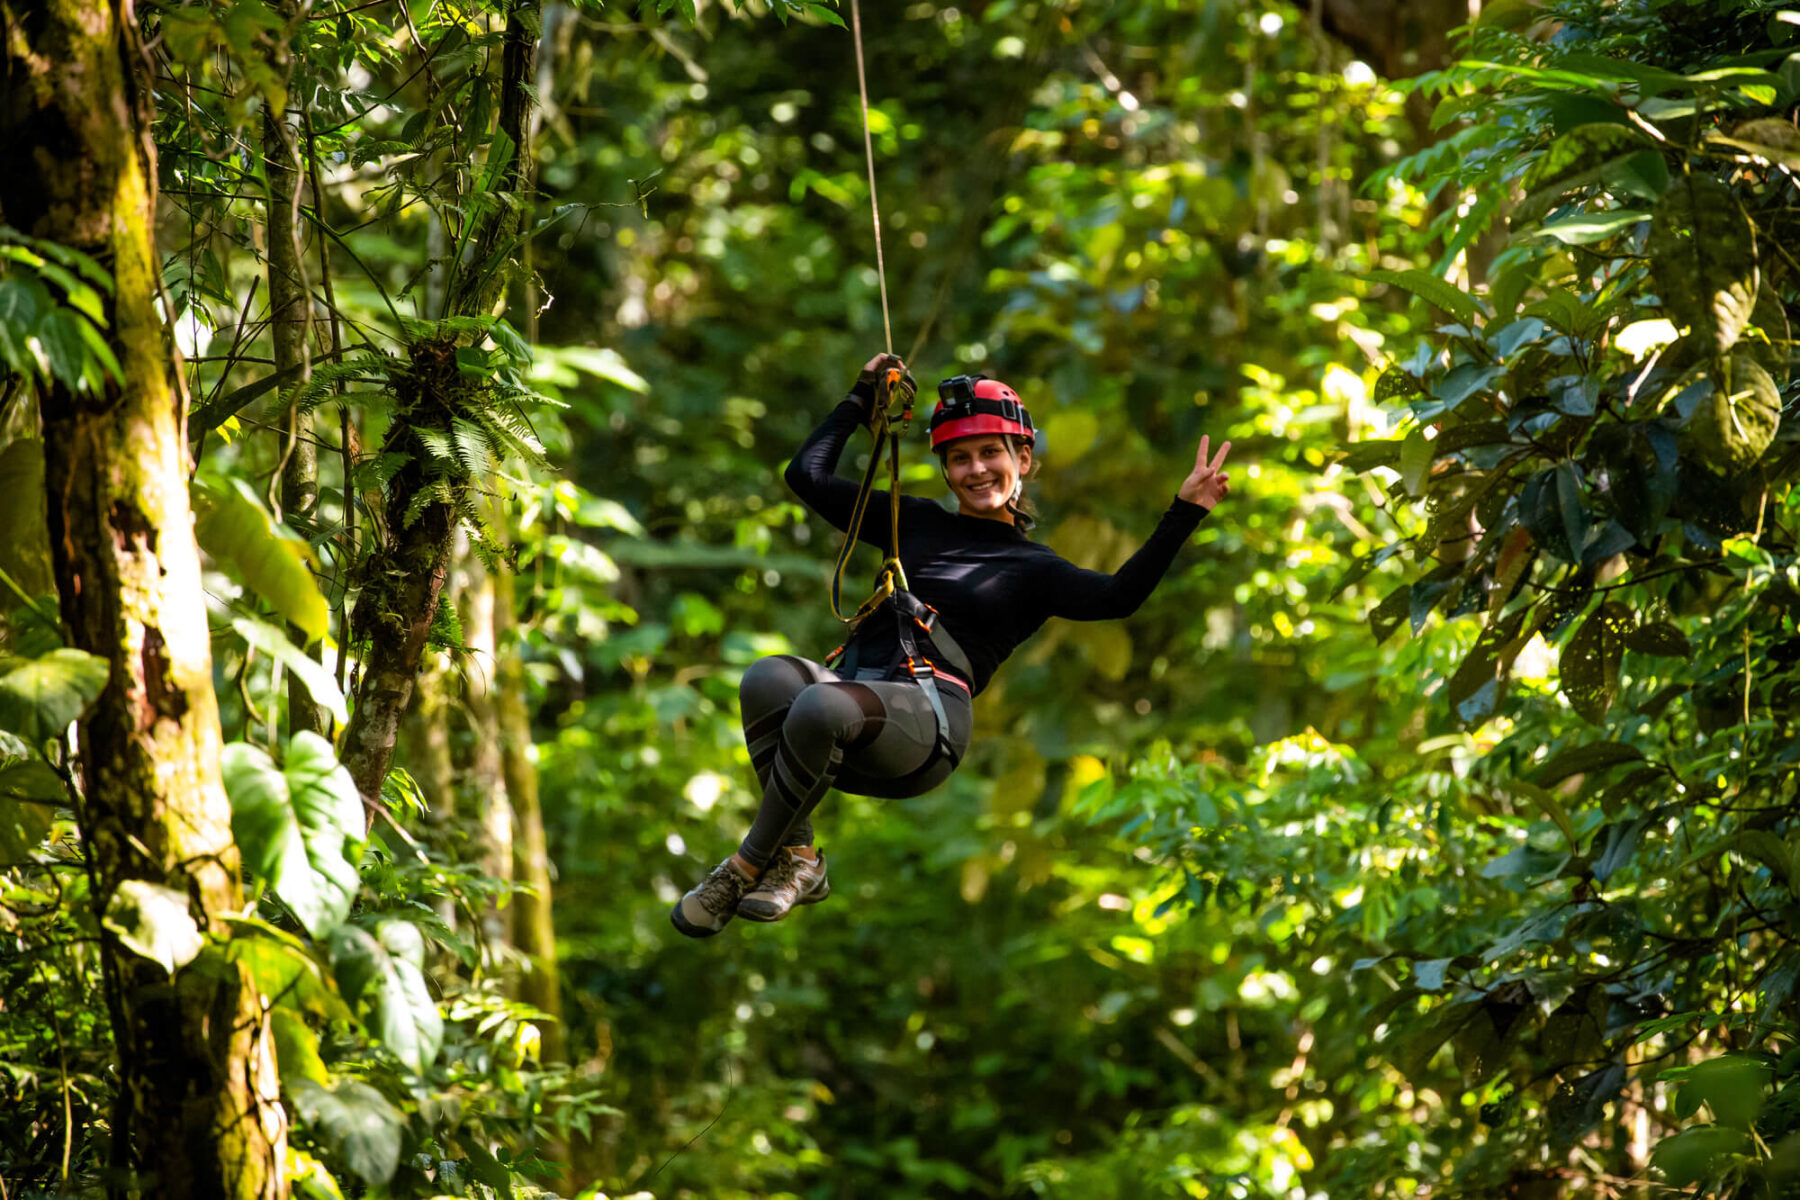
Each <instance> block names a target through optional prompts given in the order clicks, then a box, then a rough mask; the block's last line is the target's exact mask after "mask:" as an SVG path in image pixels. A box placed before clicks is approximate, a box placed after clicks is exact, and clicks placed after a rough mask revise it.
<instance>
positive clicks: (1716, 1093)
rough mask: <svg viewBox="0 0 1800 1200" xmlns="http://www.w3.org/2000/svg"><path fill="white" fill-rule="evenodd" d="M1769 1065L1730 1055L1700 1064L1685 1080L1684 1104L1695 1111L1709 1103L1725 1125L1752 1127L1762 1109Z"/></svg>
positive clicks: (1682, 1093)
mask: <svg viewBox="0 0 1800 1200" xmlns="http://www.w3.org/2000/svg"><path fill="white" fill-rule="evenodd" d="M1768 1080H1769V1068H1768V1066H1767V1064H1765V1063H1762V1062H1758V1061H1757V1060H1756V1059H1753V1058H1746V1057H1744V1056H1742V1055H1736V1054H1726V1055H1721V1056H1720V1057H1718V1058H1710V1059H1707V1060H1706V1061H1705V1062H1703V1063H1699V1064H1697V1065H1696V1066H1695V1067H1694V1068H1693V1069H1692V1070H1690V1071H1689V1072H1688V1073H1687V1074H1686V1076H1684V1077H1683V1078H1682V1081H1681V1104H1682V1107H1683V1108H1685V1109H1686V1110H1687V1111H1689V1112H1691V1111H1693V1110H1694V1109H1695V1108H1698V1107H1699V1105H1701V1104H1705V1105H1706V1106H1707V1107H1708V1108H1710V1109H1712V1114H1713V1119H1714V1120H1715V1121H1717V1122H1718V1123H1719V1124H1721V1125H1731V1126H1735V1127H1736V1128H1738V1129H1748V1128H1750V1126H1752V1125H1754V1124H1755V1123H1756V1118H1757V1114H1759V1113H1760V1112H1762V1107H1763V1100H1764V1091H1765V1088H1766V1085H1767V1084H1768Z"/></svg>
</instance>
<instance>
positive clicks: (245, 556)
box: [194, 479, 331, 641]
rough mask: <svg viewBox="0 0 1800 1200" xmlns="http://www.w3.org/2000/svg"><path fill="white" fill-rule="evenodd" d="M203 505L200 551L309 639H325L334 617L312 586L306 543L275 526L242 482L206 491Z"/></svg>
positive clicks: (239, 480)
mask: <svg viewBox="0 0 1800 1200" xmlns="http://www.w3.org/2000/svg"><path fill="white" fill-rule="evenodd" d="M200 503H201V505H202V506H203V507H204V511H203V513H202V515H201V517H200V521H199V524H198V525H196V526H195V529H194V533H195V535H196V536H197V537H198V538H199V539H200V545H201V547H202V548H203V549H205V551H206V552H207V553H208V554H210V555H212V557H213V558H214V559H216V560H218V561H220V562H226V563H230V564H231V565H232V566H233V567H235V568H236V569H237V572H238V575H239V576H240V577H241V578H242V579H243V581H244V586H246V587H248V588H249V589H250V590H251V591H252V592H253V593H255V594H256V595H258V596H260V597H262V599H264V600H266V601H267V602H268V603H269V605H270V606H271V607H272V608H274V609H275V611H276V612H278V613H280V614H281V615H282V616H283V617H285V618H287V619H288V620H289V621H292V622H293V623H294V625H296V626H297V627H298V628H299V629H300V630H301V631H303V632H304V633H305V634H306V636H307V637H308V638H310V639H312V640H314V641H317V640H318V639H320V638H322V637H324V636H325V634H326V633H327V632H328V631H329V629H330V625H331V612H330V609H329V608H328V607H327V606H326V604H325V597H324V595H322V594H321V593H320V591H319V587H318V584H316V583H315V582H314V581H313V575H312V570H311V567H310V565H309V563H308V555H307V549H306V543H304V542H302V541H300V540H299V539H298V538H296V537H294V536H293V535H292V534H291V533H289V532H288V531H287V530H286V529H285V528H282V527H279V526H277V525H276V524H275V522H274V520H273V519H272V518H271V517H270V516H269V514H268V513H266V512H264V511H263V507H262V505H261V504H258V503H257V501H256V497H255V495H254V493H252V492H251V491H250V488H249V485H247V484H246V483H244V481H243V480H241V479H233V480H232V481H231V482H230V485H229V486H228V487H225V488H222V489H220V490H217V491H208V492H207V493H206V494H204V495H203V497H202V498H201V501H200Z"/></svg>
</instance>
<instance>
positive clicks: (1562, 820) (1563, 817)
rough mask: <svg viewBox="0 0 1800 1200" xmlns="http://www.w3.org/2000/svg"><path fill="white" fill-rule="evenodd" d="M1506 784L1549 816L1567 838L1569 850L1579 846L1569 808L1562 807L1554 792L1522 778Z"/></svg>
mask: <svg viewBox="0 0 1800 1200" xmlns="http://www.w3.org/2000/svg"><path fill="white" fill-rule="evenodd" d="M1507 786H1508V787H1510V788H1511V789H1512V790H1513V791H1514V792H1516V793H1518V794H1519V795H1521V796H1524V797H1525V798H1526V799H1527V800H1529V801H1531V802H1532V803H1533V804H1534V805H1536V806H1537V808H1538V811H1539V812H1542V813H1543V814H1544V815H1545V816H1546V817H1549V818H1550V821H1551V823H1552V824H1553V825H1555V826H1556V828H1557V829H1558V830H1560V831H1561V833H1562V835H1563V837H1564V838H1565V839H1567V840H1568V843H1569V849H1570V851H1571V852H1573V851H1574V850H1576V849H1578V848H1579V844H1580V840H1581V839H1580V838H1579V837H1578V836H1577V835H1576V833H1575V823H1574V822H1573V821H1571V820H1570V819H1569V810H1568V809H1567V808H1565V807H1563V802H1562V801H1561V800H1559V799H1557V797H1556V795H1555V793H1553V792H1550V791H1548V790H1547V789H1545V788H1541V787H1539V786H1538V785H1537V784H1535V783H1527V782H1526V781H1525V780H1523V779H1514V780H1512V781H1511V782H1510V783H1509V784H1508V785H1507Z"/></svg>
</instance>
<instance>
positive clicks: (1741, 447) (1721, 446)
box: [1687, 353, 1781, 475]
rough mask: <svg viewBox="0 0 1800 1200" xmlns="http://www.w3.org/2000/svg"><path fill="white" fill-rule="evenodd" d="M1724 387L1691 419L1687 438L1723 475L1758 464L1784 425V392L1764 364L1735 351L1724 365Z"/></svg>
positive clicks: (1700, 407)
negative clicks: (1725, 373)
mask: <svg viewBox="0 0 1800 1200" xmlns="http://www.w3.org/2000/svg"><path fill="white" fill-rule="evenodd" d="M1725 369H1726V371H1727V372H1728V373H1729V374H1728V376H1727V379H1726V380H1721V381H1720V382H1721V383H1726V382H1728V383H1729V386H1726V387H1716V388H1714V389H1713V391H1712V394H1711V395H1709V396H1707V397H1706V398H1705V399H1703V400H1702V401H1701V402H1700V406H1699V407H1698V408H1696V409H1695V410H1694V415H1693V418H1692V419H1691V420H1689V422H1688V426H1687V435H1688V441H1689V443H1690V444H1691V445H1692V447H1693V449H1694V451H1695V454H1696V455H1697V456H1698V457H1699V458H1700V460H1701V461H1702V462H1704V463H1706V464H1707V465H1708V466H1710V467H1712V468H1714V469H1715V470H1717V471H1718V472H1719V473H1720V474H1725V475H1728V474H1732V473H1734V472H1737V471H1741V470H1743V469H1744V468H1746V467H1748V466H1750V465H1751V464H1753V463H1755V462H1756V460H1757V459H1759V458H1761V457H1762V456H1763V451H1765V450H1767V449H1768V448H1769V443H1771V442H1773V441H1774V440H1775V431H1776V429H1777V428H1778V427H1779V426H1780V424H1781V392H1780V390H1779V389H1777V388H1776V386H1775V381H1774V380H1773V379H1771V378H1770V377H1769V373H1768V372H1767V371H1765V370H1763V368H1762V365H1761V364H1760V363H1758V362H1757V361H1756V360H1755V359H1754V358H1751V357H1750V356H1749V355H1748V354H1743V353H1738V354H1733V355H1732V356H1731V357H1730V358H1729V359H1728V360H1727V361H1726V363H1725Z"/></svg>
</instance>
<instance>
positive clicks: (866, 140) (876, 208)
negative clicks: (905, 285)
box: [850, 0, 894, 354]
mask: <svg viewBox="0 0 1800 1200" xmlns="http://www.w3.org/2000/svg"><path fill="white" fill-rule="evenodd" d="M850 37H851V40H852V41H854V42H855V43H856V90H857V92H858V93H859V94H860V95H861V96H862V119H863V160H864V161H865V162H867V163H868V165H869V216H870V217H871V219H873V221H874V223H875V278H876V279H877V280H879V281H880V283H881V332H882V333H883V334H884V335H885V336H886V338H887V352H888V353H889V354H892V353H893V352H894V327H893V326H892V325H891V324H890V323H889V321H888V298H887V264H886V263H885V262H883V261H882V257H881V204H880V202H879V201H877V200H876V198H875V141H874V139H873V138H872V137H871V136H870V135H869V77H868V74H867V73H866V72H865V71H864V70H863V48H862V9H861V7H860V6H859V5H858V4H857V0H850Z"/></svg>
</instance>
